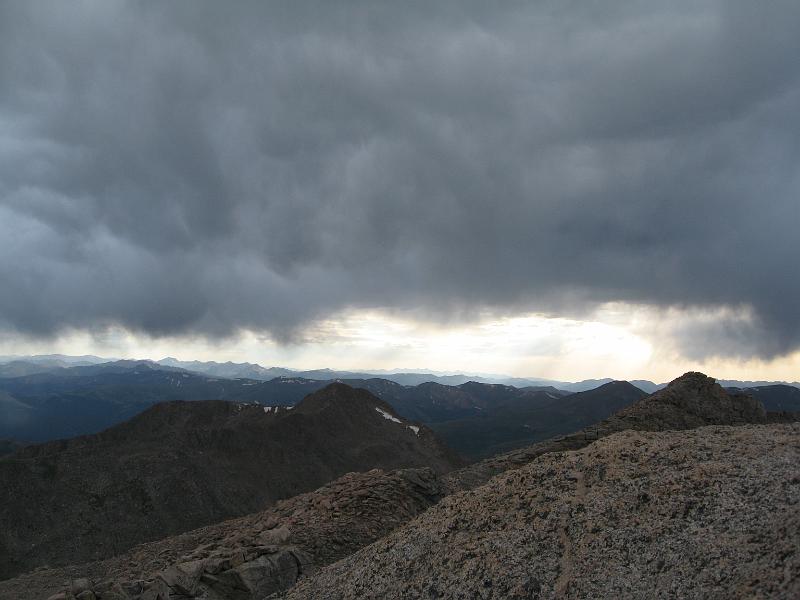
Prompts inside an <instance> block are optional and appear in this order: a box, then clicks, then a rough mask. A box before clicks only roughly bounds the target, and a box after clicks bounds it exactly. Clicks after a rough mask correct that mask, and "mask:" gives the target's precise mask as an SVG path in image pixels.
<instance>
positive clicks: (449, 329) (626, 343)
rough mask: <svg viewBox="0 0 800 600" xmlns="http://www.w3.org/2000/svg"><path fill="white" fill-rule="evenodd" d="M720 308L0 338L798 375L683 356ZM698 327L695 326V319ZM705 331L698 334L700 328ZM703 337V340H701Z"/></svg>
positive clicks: (24, 344)
mask: <svg viewBox="0 0 800 600" xmlns="http://www.w3.org/2000/svg"><path fill="white" fill-rule="evenodd" d="M731 318H739V319H745V318H746V315H745V317H742V316H741V315H738V314H734V315H733V316H732V315H731V314H730V312H729V311H728V312H726V311H717V312H714V313H709V312H697V311H695V312H691V311H678V310H674V309H673V310H670V311H659V310H656V309H652V308H648V307H642V306H636V305H628V304H620V303H615V304H608V305H605V306H603V307H602V308H601V309H600V310H598V311H597V312H596V313H594V314H592V315H590V317H589V318H586V319H583V320H581V319H565V318H549V317H546V316H543V315H537V314H529V315H526V316H518V317H508V318H503V317H491V316H487V317H486V318H483V319H478V320H475V321H473V322H470V323H464V324H462V325H453V324H448V325H437V324H436V323H431V322H427V321H424V320H419V319H412V318H404V317H402V316H397V315H392V314H387V313H381V312H377V311H369V312H350V313H347V314H343V315H340V316H339V317H338V318H335V319H328V320H325V321H321V322H318V323H316V324H315V325H313V326H312V327H311V328H309V329H308V330H307V331H306V334H305V336H304V337H303V338H302V339H299V340H297V341H294V342H292V343H289V344H279V343H277V342H275V341H274V340H272V339H271V338H269V337H268V336H264V335H260V334H258V333H255V332H252V331H242V332H240V333H239V334H238V335H236V336H233V337H230V338H227V339H223V340H209V339H206V338H203V337H163V338H150V337H147V336H144V335H140V334H136V333H133V332H129V331H126V330H122V329H118V328H117V329H109V330H106V331H102V332H95V333H93V334H92V333H87V332H74V333H67V334H63V335H62V336H60V337H59V338H57V339H56V340H54V341H50V340H48V341H36V340H30V339H21V338H16V339H10V338H6V339H4V340H0V354H4V355H5V354H37V353H41V354H49V353H55V352H60V353H64V354H73V355H80V354H96V355H99V356H108V357H116V358H150V359H154V360H157V359H160V358H163V357H165V356H174V357H176V358H178V359H181V360H216V361H221V362H224V361H227V360H230V361H234V362H245V361H246V362H254V363H259V364H261V365H264V366H283V367H288V368H295V369H315V368H325V367H327V368H331V369H339V370H352V371H359V370H387V371H397V370H402V371H437V372H460V373H469V374H506V375H513V376H519V377H543V378H550V379H559V380H567V381H574V380H580V379H588V378H599V377H613V378H617V379H651V380H653V381H657V382H661V381H668V380H671V379H673V378H674V377H677V376H678V375H680V374H682V373H683V372H685V371H689V370H700V371H703V372H706V373H708V374H710V375H712V376H714V377H718V378H731V379H753V380H756V379H766V380H787V381H794V380H797V379H800V353H794V354H790V355H788V356H784V357H781V358H778V359H775V360H772V361H765V360H760V359H757V358H747V357H745V358H740V359H737V358H714V357H711V358H705V359H693V358H692V357H687V356H685V346H686V344H685V343H681V344H678V343H677V342H676V341H675V336H676V333H675V332H676V331H677V332H678V333H680V332H681V331H682V330H683V329H686V327H687V323H691V324H698V323H699V324H702V325H703V326H708V325H709V324H713V323H717V322H718V321H719V322H729V321H730V319H731ZM693 329H694V326H693ZM699 335H702V334H699ZM701 342H702V340H698V343H701Z"/></svg>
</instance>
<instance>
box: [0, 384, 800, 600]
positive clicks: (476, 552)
mask: <svg viewBox="0 0 800 600" xmlns="http://www.w3.org/2000/svg"><path fill="white" fill-rule="evenodd" d="M627 385H628V384H619V385H617V386H615V387H617V388H619V390H618V391H619V392H620V393H623V392H624V393H632V392H634V391H635V388H634V390H631V389H630V388H628V387H627ZM631 387H633V386H631ZM334 391H335V393H336V394H337V395H339V396H340V397H342V398H350V397H351V395H353V394H356V395H363V397H364V398H367V396H368V394H367V392H364V391H358V390H354V389H351V388H349V387H347V386H344V385H340V386H334ZM325 393H328V392H327V391H326V392H325ZM564 398H565V399H568V398H570V396H565V397H564ZM305 402H306V401H303V403H301V405H299V406H298V408H295V409H293V410H287V409H281V410H282V412H285V413H286V414H292V413H294V412H295V411H298V410H300V406H302V405H303V404H304V403H305ZM377 402H379V401H377V400H375V399H371V400H370V403H369V404H367V408H368V409H372V410H373V411H374V412H375V413H376V414H379V418H380V419H381V421H382V422H383V423H381V421H377V420H375V419H370V420H367V419H365V420H364V421H363V422H362V423H361V428H362V430H363V431H362V434H361V435H366V434H367V433H366V430H367V429H369V428H372V427H375V426H378V425H379V424H385V425H386V426H392V427H394V428H395V429H394V433H395V434H396V435H406V433H411V434H414V435H416V432H414V431H413V430H411V429H409V427H411V425H412V424H411V423H407V422H404V421H403V419H402V418H400V417H399V415H398V414H397V413H392V412H390V410H391V409H390V408H389V407H388V405H382V406H381V405H378V404H377ZM194 404H195V403H179V404H178V405H177V406H180V407H189V406H194ZM227 406H235V404H231V403H228V404H227ZM337 406H339V407H340V408H342V410H346V409H347V408H348V407H349V406H350V403H349V402H340V403H338V404H337ZM576 406H581V404H580V403H578V404H577V405H576ZM256 409H257V410H260V411H262V413H263V410H264V409H263V407H256ZM377 409H380V410H377ZM243 410H244V409H243ZM270 412H272V411H270ZM382 413H386V414H382ZM796 419H797V415H790V414H787V413H785V412H782V413H771V412H769V411H767V410H766V409H765V408H764V406H763V405H762V403H761V402H759V401H758V400H757V399H755V398H754V397H753V396H752V395H750V394H747V393H737V392H733V393H731V392H729V391H727V390H725V389H724V388H722V387H721V386H720V385H719V384H717V383H716V382H715V381H714V380H713V379H711V378H709V377H706V376H704V375H702V374H700V373H687V374H686V375H684V376H683V377H681V378H678V379H677V380H675V381H673V382H672V383H671V384H670V385H669V386H668V387H666V388H665V389H663V390H661V391H659V392H657V393H655V394H652V395H650V396H646V397H643V398H641V399H638V400H635V401H633V402H632V403H631V404H630V405H628V406H626V407H624V408H622V409H621V410H617V411H615V412H614V414H612V415H611V416H609V417H607V418H605V419H601V420H600V421H598V422H595V423H593V424H591V425H588V426H585V427H583V428H581V429H580V430H578V431H575V432H573V433H570V434H568V435H561V436H556V437H554V438H551V439H549V440H546V441H543V442H539V443H536V444H533V445H531V446H528V447H526V448H522V449H518V450H513V451H511V452H508V453H505V454H500V455H497V456H494V457H491V458H488V459H485V460H483V461H480V462H477V463H474V464H471V465H467V466H463V467H460V468H457V469H455V470H448V467H449V466H451V465H452V463H449V464H447V465H444V468H440V469H438V470H437V469H431V468H426V467H421V468H410V469H400V470H386V469H377V470H372V471H368V472H362V473H360V474H357V473H350V474H347V475H344V476H343V477H340V478H339V479H337V480H335V481H333V482H331V483H328V484H326V485H324V486H322V487H320V488H319V489H317V490H315V491H313V492H308V493H305V494H302V495H299V496H296V497H293V498H287V499H285V500H281V501H278V502H277V503H275V504H273V505H271V506H268V507H265V509H264V510H261V511H257V512H253V513H252V514H250V515H247V516H244V517H241V518H238V519H235V520H230V521H225V522H222V523H219V524H216V525H209V526H207V527H203V528H201V529H197V530H194V531H190V532H187V533H185V534H181V535H178V536H171V537H166V538H164V539H161V540H159V541H154V542H150V543H145V544H142V545H140V546H137V547H136V548H132V549H130V550H128V551H126V552H123V553H122V554H119V555H118V556H116V557H113V558H107V559H105V560H100V561H97V562H91V563H86V564H81V565H71V566H64V567H59V568H42V569H38V570H36V571H32V572H29V573H27V574H25V575H23V576H21V577H18V578H15V579H11V580H7V581H4V582H0V595H2V596H3V597H6V596H8V597H14V598H19V600H27V599H28V598H46V597H48V595H50V594H54V595H53V596H52V598H53V600H56V598H59V599H63V600H77V599H79V598H80V599H81V600H83V598H95V599H96V600H149V599H153V598H162V599H164V600H178V599H182V600H187V599H190V598H196V599H198V600H199V599H204V600H233V599H236V600H251V599H252V600H255V599H262V598H267V597H269V598H275V599H277V598H287V599H301V598H303V599H304V598H331V599H343V600H344V599H351V598H352V599H355V598H421V597H425V598H428V597H430V598H434V597H439V598H462V597H477V598H482V597H483V598H520V599H521V598H535V597H538V598H555V597H564V598H583V597H620V598H638V597H651V596H659V595H660V596H664V597H708V598H744V597H770V598H773V597H774V598H794V597H797V595H798V593H800V556H798V554H797V552H796V549H797V547H798V545H800V537H799V534H798V532H800V520H798V519H800V513H798V512H797V509H796V507H797V506H798V504H800V478H798V477H797V473H796V469H795V468H794V466H795V465H796V464H797V461H798V459H800V454H798V452H800V444H798V439H800V427H799V426H798V424H797V423H792V422H791V421H792V420H796ZM160 420H164V419H160ZM135 421H136V420H135V419H134V421H131V423H133V422H135ZM166 421H169V419H167V420H166ZM386 432H388V430H384V431H383V432H382V433H383V434H384V435H385V434H386ZM430 435H431V436H432V437H433V434H432V433H431V434H430ZM409 439H410V440H412V441H413V439H414V438H413V437H410V436H409ZM436 447H438V446H436ZM31 451H32V449H26V450H23V451H22V452H17V454H15V455H12V458H13V457H15V456H19V455H20V454H22V455H26V454H25V453H28V452H31ZM445 456H447V455H446V453H445ZM5 460H6V461H8V460H9V459H5ZM2 462H3V461H0V464H2ZM84 476H85V477H89V478H90V477H91V476H92V474H91V473H88V474H85V475H84ZM178 501H180V499H179V500H178ZM599 557H602V560H600V559H599ZM65 581H66V582H67V584H66V585H65V584H64V582H65Z"/></svg>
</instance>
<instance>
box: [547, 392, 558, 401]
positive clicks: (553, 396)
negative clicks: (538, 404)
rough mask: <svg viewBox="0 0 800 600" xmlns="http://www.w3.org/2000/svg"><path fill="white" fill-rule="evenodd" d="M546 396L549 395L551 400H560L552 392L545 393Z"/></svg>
mask: <svg viewBox="0 0 800 600" xmlns="http://www.w3.org/2000/svg"><path fill="white" fill-rule="evenodd" d="M545 394H547V395H548V396H550V397H551V398H553V399H555V400H558V396H556V395H555V394H552V393H550V392H545Z"/></svg>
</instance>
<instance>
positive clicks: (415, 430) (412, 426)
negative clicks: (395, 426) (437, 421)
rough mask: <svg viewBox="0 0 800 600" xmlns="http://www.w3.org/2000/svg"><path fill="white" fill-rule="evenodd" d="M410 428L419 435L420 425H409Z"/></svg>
mask: <svg viewBox="0 0 800 600" xmlns="http://www.w3.org/2000/svg"><path fill="white" fill-rule="evenodd" d="M408 428H409V429H410V430H411V431H413V432H414V433H415V434H416V435H419V427H417V426H416V425H408Z"/></svg>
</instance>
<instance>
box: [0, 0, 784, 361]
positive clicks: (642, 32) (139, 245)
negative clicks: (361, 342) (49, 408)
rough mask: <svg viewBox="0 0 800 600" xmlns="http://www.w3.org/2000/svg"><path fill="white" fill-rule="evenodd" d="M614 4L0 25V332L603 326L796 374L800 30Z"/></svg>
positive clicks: (779, 10) (19, 16)
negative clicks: (394, 319) (392, 324)
mask: <svg viewBox="0 0 800 600" xmlns="http://www.w3.org/2000/svg"><path fill="white" fill-rule="evenodd" d="M299 5H302V7H300V6H299ZM615 6H617V9H616V10H611V9H610V8H609V6H608V5H603V6H602V7H594V6H593V5H581V4H576V3H563V2H553V3H547V2H545V3H522V2H521V3H515V2H511V3H502V5H497V4H494V3H484V2H442V3H436V5H435V6H432V5H431V4H430V3H427V2H411V3H387V4H384V3H378V4H376V3H373V2H356V1H354V2H349V3H345V2H335V3H332V2H319V3H296V2H294V3H290V2H286V3H283V2H272V3H265V2H252V3H249V2H242V3H234V4H232V5H231V4H228V3H226V4H224V5H223V4H220V3H214V2H201V3H198V2H188V1H187V2H170V3H158V2H137V3H133V2H114V1H109V0H103V1H96V2H89V1H85V2H76V3H63V2H57V1H54V2H49V3H48V2H35V3H31V2H23V1H18V2H6V3H4V4H3V5H2V6H1V7H0V281H2V287H3V290H2V292H0V326H2V327H3V328H4V329H6V330H8V331H16V332H21V333H23V334H26V335H34V336H50V335H53V334H56V333H58V332H60V331H62V330H63V329H65V328H77V329H102V328H104V327H106V326H109V325H121V326H123V327H126V328H129V329H131V330H134V331H141V332H145V333H148V334H151V335H156V336H158V335H170V334H185V333H199V334H203V335H209V336H221V335H225V334H228V333H231V332H235V331H237V330H240V329H253V330H258V331H268V332H270V333H271V334H272V335H273V336H276V337H277V338H279V339H283V338H287V337H291V336H292V335H294V334H296V333H297V332H298V331H300V330H302V328H303V327H304V326H305V325H306V324H308V323H309V322H311V321H313V320H315V319H319V318H324V317H327V316H329V315H331V314H334V313H336V312H337V311H341V310H346V309H353V308H356V309H357V308H379V309H387V310H394V309H396V310H414V311H416V312H418V313H419V314H423V315H426V316H432V317H434V318H454V315H455V316H456V317H461V316H466V317H468V316H469V315H470V314H471V313H472V312H473V311H477V310H486V309H489V310H494V311H499V312H504V313H507V314H514V313H516V312H531V311H537V312H544V313H550V314H572V315H574V314H580V313H581V312H582V311H588V310H591V309H592V308H593V307H595V306H597V305H599V304H600V303H603V302H608V301H622V302H629V303H637V304H648V305H652V306H657V307H658V306H660V307H665V308H666V307H692V309H693V310H695V309H701V310H702V309H708V310H711V311H717V312H718V313H719V312H720V311H721V313H722V314H746V315H747V318H746V319H732V320H725V319H723V320H721V321H720V320H718V321H714V322H710V323H705V322H704V325H703V327H701V328H700V329H699V330H697V338H694V337H693V335H692V333H691V331H687V330H681V331H679V332H678V334H677V335H678V338H679V340H680V342H681V343H682V344H683V345H684V347H685V348H686V351H687V353H688V355H692V353H693V354H696V355H734V356H748V357H752V356H760V357H766V358H769V357H773V356H777V355H781V354H784V353H786V352H789V351H791V350H793V349H796V348H798V347H800V313H799V312H798V311H797V307H798V306H800V278H798V276H797V275H798V269H797V257H798V256H800V235H798V225H800V171H798V169H797V165H798V164H800V144H799V143H798V140H800V116H799V115H798V111H797V106H800V67H798V63H797V56H800V36H797V34H796V33H797V31H798V30H800V5H798V4H797V3H795V2H789V1H786V2H781V1H776V2H770V3H767V4H760V5H758V6H756V5H754V4H752V3H749V2H735V1H734V2H706V3H696V2H686V3H681V2H675V3H668V4H665V5H664V6H661V7H655V8H654V7H653V5H652V3H636V2H632V3H617V4H616V5H615ZM724 307H727V308H724Z"/></svg>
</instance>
